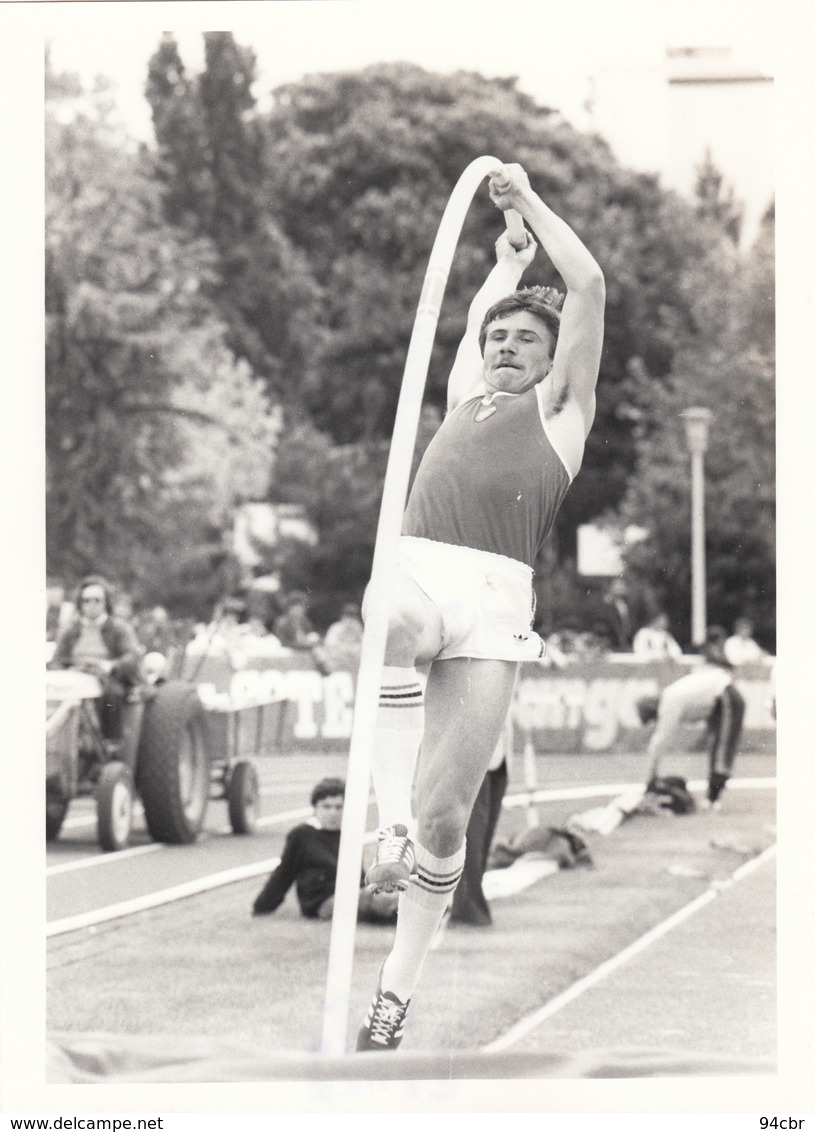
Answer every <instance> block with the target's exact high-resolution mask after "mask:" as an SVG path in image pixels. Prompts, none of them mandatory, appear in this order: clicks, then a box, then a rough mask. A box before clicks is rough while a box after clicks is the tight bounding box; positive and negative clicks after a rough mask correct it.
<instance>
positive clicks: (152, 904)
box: [45, 831, 377, 938]
mask: <svg viewBox="0 0 815 1132" xmlns="http://www.w3.org/2000/svg"><path fill="white" fill-rule="evenodd" d="M376 839H377V833H376V831H374V832H373V833H369V834H366V836H365V839H364V842H363V844H366V845H367V844H370V843H371V842H373V841H375V840H376ZM279 864H280V858H279V857H268V858H267V859H266V860H265V861H253V862H252V863H251V864H248V865H239V866H237V867H236V868H234V869H225V870H224V871H223V872H220V873H210V874H209V876H204V877H197V878H196V879H195V880H189V881H185V882H184V884H176V885H173V886H172V888H163V889H160V890H159V891H158V892H148V893H146V894H145V895H144V896H136V897H134V898H133V899H132V900H123V901H121V902H120V903H119V904H108V905H107V906H106V907H104V908H96V909H94V910H93V911H91V912H82V913H80V914H79V915H78V916H68V917H67V918H66V919H63V920H53V921H52V922H51V923H50V924H47V925H46V928H45V935H46V938H50V937H52V936H57V935H65V934H67V933H68V932H75V931H79V930H81V929H82V928H90V927H95V926H96V925H97V924H104V923H107V922H108V921H110V920H119V919H121V918H122V917H124V916H133V915H135V914H136V913H137V912H146V911H148V910H149V909H150V908H158V907H160V906H161V905H162V904H173V903H174V902H175V901H176V900H184V899H186V897H188V896H198V895H200V894H201V893H202V892H211V891H212V890H213V889H215V888H222V887H223V886H224V885H227V884H235V883H236V882H237V881H241V880H248V879H249V878H250V877H256V876H260V874H261V873H265V872H270V871H271V870H272V869H276V868H277V866H278V865H279Z"/></svg>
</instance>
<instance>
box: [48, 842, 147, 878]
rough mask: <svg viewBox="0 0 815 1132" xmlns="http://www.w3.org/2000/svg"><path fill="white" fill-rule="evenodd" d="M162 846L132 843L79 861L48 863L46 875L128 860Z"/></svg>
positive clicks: (53, 875)
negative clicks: (60, 863)
mask: <svg viewBox="0 0 815 1132" xmlns="http://www.w3.org/2000/svg"><path fill="white" fill-rule="evenodd" d="M163 848H164V846H163V845H160V844H159V843H158V842H156V841H152V842H151V843H150V844H149V845H134V846H133V847H132V848H130V849H119V850H117V851H116V852H114V853H97V854H96V855H95V856H93V857H83V858H82V860H80V861H66V862H65V863H64V864H62V865H49V867H48V868H47V869H46V870H45V875H46V876H47V877H55V876H59V875H60V874H61V873H73V872H76V870H77V869H92V868H93V867H94V865H111V864H116V863H117V862H120V861H123V860H128V859H129V858H130V857H141V856H143V855H144V854H145V853H155V852H157V851H158V850H159V849H163Z"/></svg>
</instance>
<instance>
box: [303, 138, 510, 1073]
mask: <svg viewBox="0 0 815 1132" xmlns="http://www.w3.org/2000/svg"><path fill="white" fill-rule="evenodd" d="M486 177H489V178H494V179H497V180H498V181H499V183H503V182H506V181H508V178H507V176H506V173H505V171H504V167H503V164H502V163H501V162H500V161H499V160H498V159H497V158H495V157H479V158H476V160H475V161H472V162H471V163H470V164H469V165H468V166H467V168H466V169H465V170H464V172H463V173H462V175H461V177H460V178H459V180H458V182H457V184H456V186H455V188H454V189H453V192H452V193H451V195H450V199H449V200H448V202H447V207H446V208H445V210H444V214H443V216H442V218H441V222H440V224H439V229H438V232H437V233H436V239H435V241H434V243H433V249H432V251H431V253H430V260H429V262H428V266H427V271H426V272H425V277H424V283H423V286H422V292H421V296H420V299H419V306H418V309H417V311H416V318H415V320H414V323H413V331H412V333H411V337H410V345H409V346H408V353H407V358H406V361H405V371H404V376H403V378H402V387H401V390H400V394H399V402H398V406H397V410H396V420H395V423H394V428H393V438H392V441H391V447H390V455H389V458H388V466H387V470H386V473H385V485H384V490H383V494H382V503H381V506H380V510H379V523H378V526H377V533H376V544H375V547H374V557H373V565H372V569H371V580H370V584H369V587H368V594H367V598H366V610H367V616H366V621H365V631H364V634H363V639H362V652H361V657H360V666H359V674H358V677H357V690H356V697H355V702H354V719H353V727H352V731H351V745H350V750H349V757H348V773H347V778H346V788H345V806H344V810H343V819H342V833H341V837H340V851H339V861H338V865H337V884H336V889H335V900H334V913H333V918H332V924H331V941H330V947H329V956H328V974H327V978H326V991H325V1009H324V1014H323V1041H322V1050H321V1052H322V1054H323V1055H325V1056H333V1057H338V1056H342V1055H343V1054H344V1053H345V1052H346V1043H347V1032H348V1012H349V1005H350V991H351V977H352V972H353V962H354V937H355V933H356V925H357V903H358V898H359V875H360V869H361V864H362V844H363V839H364V836H365V825H366V819H367V813H368V798H369V793H370V776H371V760H372V749H373V743H374V728H375V723H376V712H377V706H378V702H379V685H380V680H381V676H382V666H383V664H384V658H385V644H386V638H387V631H388V614H389V582H390V578H391V576H392V574H393V570H394V567H395V564H396V555H397V548H398V543H399V536H400V534H401V529H402V516H403V513H404V509H405V503H406V500H407V491H408V485H409V481H410V469H411V465H412V460H413V450H414V447H415V443H416V433H417V430H418V425H419V416H420V412H421V407H422V399H423V396H424V388H425V383H426V380H427V371H428V368H429V366H430V355H431V352H432V349H433V342H434V339H435V335H436V327H437V324H438V320H439V312H440V310H441V303H442V299H443V298H444V291H445V287H446V285H447V277H448V275H449V272H450V265H451V263H452V260H453V256H454V254H455V251H456V247H457V245H458V240H459V235H460V233H461V228H462V225H463V223H464V218H465V216H466V214H467V210H468V208H469V206H470V202H471V201H472V198H473V196H474V195H475V192H476V189H477V188H478V186H479V184H480V183H481V181H483V180H484V179H485V178H486ZM504 217H505V221H506V226H507V231H508V233H509V239H510V242H511V243H512V244H513V245H514V246H515V247H517V248H523V247H526V242H527V235H526V229H525V228H524V225H523V221H522V219H521V217H520V215H519V214H518V213H517V212H515V211H513V210H512V209H508V210H507V211H505V213H504Z"/></svg>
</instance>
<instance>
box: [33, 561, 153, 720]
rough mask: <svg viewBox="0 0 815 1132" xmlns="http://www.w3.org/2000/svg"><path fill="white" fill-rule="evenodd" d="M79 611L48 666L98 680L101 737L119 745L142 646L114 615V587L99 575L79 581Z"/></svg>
mask: <svg viewBox="0 0 815 1132" xmlns="http://www.w3.org/2000/svg"><path fill="white" fill-rule="evenodd" d="M76 608H77V610H78V613H77V616H76V617H75V618H74V619H73V620H72V621H71V623H70V624H69V625H68V626H67V627H66V628H65V629H64V630H63V632H62V633H61V634H60V637H59V640H58V641H57V645H56V648H55V649H54V655H53V657H52V659H51V662H50V665H49V667H51V668H78V669H80V670H81V671H83V672H90V673H92V674H93V675H94V676H97V677H98V678H99V680H100V682H101V684H102V698H101V701H100V704H99V715H100V722H101V725H102V733H103V734H104V735H105V737H106V738H107V739H110V740H113V741H118V740H120V739H121V737H122V730H121V728H122V719H121V715H122V701H123V700H124V697H125V695H126V693H127V690H128V689H129V688H130V687H132V686H133V684H135V683H136V682H137V681H138V678H139V661H140V658H141V654H142V649H141V645H140V644H139V641H138V638H137V637H136V634H135V631H134V630H133V628H132V627H131V626H130V625H129V624H128V622H127V621H124V620H122V619H121V618H118V617H116V616H114V614H113V612H112V610H113V600H112V595H111V589H110V586H109V585H108V583H107V582H106V581H105V579H104V578H102V577H100V576H99V575H97V574H91V575H89V576H88V577H86V578H84V579H83V580H82V581H81V582H80V584H79V588H78V590H77V596H76Z"/></svg>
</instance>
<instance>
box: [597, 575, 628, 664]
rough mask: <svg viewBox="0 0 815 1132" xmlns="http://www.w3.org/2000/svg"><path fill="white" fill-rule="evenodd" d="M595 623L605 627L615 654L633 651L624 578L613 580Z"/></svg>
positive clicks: (604, 596)
mask: <svg viewBox="0 0 815 1132" xmlns="http://www.w3.org/2000/svg"><path fill="white" fill-rule="evenodd" d="M594 621H595V622H596V623H598V624H599V623H602V624H603V625H604V626H605V630H606V636H607V637H608V640H609V642H610V645H611V649H612V650H613V651H614V652H630V651H631V637H632V630H633V625H632V618H631V609H630V606H629V603H628V587H627V586H626V584H625V582H624V581H623V579H622V578H612V580H611V582H610V583H609V586H608V589H607V590H606V592H605V594H604V595H603V600H602V602H601V603H600V608H599V609H596V611H595V613H594Z"/></svg>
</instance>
